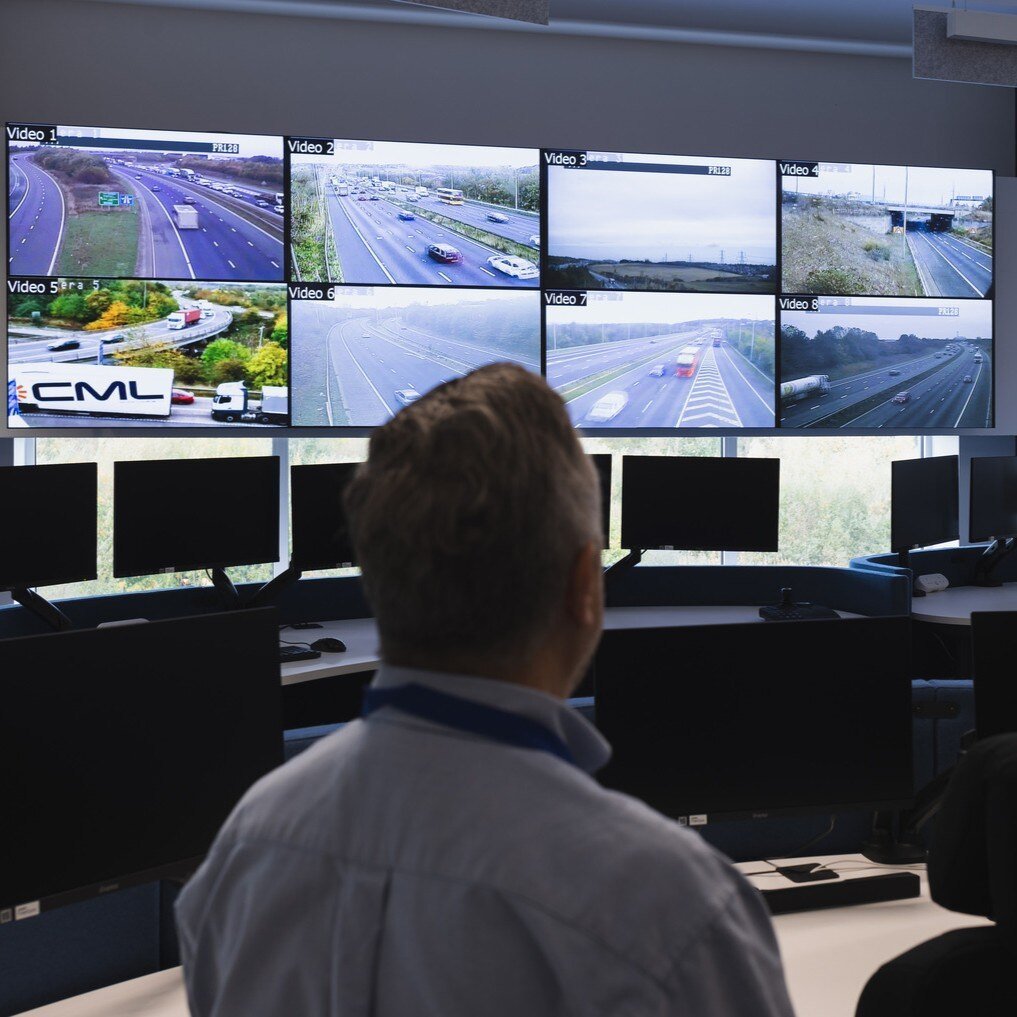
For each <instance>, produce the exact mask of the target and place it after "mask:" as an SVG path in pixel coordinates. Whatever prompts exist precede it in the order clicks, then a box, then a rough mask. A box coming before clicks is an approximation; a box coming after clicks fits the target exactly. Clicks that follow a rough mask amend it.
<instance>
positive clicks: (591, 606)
mask: <svg viewBox="0 0 1017 1017" xmlns="http://www.w3.org/2000/svg"><path fill="white" fill-rule="evenodd" d="M602 603H603V572H602V570H601V567H600V549H599V547H597V546H596V545H595V543H594V541H592V540H590V541H587V542H586V543H585V544H584V545H583V546H582V547H581V548H580V549H579V551H578V552H577V553H576V556H575V558H574V560H573V562H572V568H571V569H570V571H569V582H568V588H567V590H566V603H565V609H566V611H568V613H569V615H570V616H571V618H572V620H573V621H574V622H575V623H576V625H578V626H580V627H582V628H593V627H594V626H596V625H599V624H600V614H601V607H602Z"/></svg>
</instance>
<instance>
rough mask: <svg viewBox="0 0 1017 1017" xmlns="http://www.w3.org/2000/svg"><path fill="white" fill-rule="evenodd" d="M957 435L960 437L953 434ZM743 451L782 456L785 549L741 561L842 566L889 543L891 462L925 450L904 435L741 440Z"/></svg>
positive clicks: (886, 547)
mask: <svg viewBox="0 0 1017 1017" xmlns="http://www.w3.org/2000/svg"><path fill="white" fill-rule="evenodd" d="M954 440H955V441H956V439H954ZM736 441H737V447H738V455H742V456H751V457H761V458H767V457H769V458H778V459H780V488H781V496H780V502H781V504H780V550H779V551H778V552H777V553H775V554H773V553H765V554H758V553H756V554H739V555H728V556H727V557H728V559H729V560H731V559H736V560H737V562H738V563H739V564H744V565H840V566H844V565H847V563H848V562H849V561H850V560H851V559H852V558H856V557H858V556H859V555H863V554H878V553H879V552H882V551H887V550H889V547H890V463H891V462H892V461H893V460H894V459H914V458H916V457H917V456H919V455H921V439H919V438H915V437H910V436H905V437H887V438H881V437H874V438H870V437H864V438H862V437H834V438H819V437H801V438H786V437H765V438H738V439H736Z"/></svg>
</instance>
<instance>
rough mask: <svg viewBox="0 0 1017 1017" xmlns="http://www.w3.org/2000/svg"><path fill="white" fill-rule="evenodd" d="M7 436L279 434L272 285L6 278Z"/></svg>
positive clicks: (285, 347) (282, 291)
mask: <svg viewBox="0 0 1017 1017" xmlns="http://www.w3.org/2000/svg"><path fill="white" fill-rule="evenodd" d="M7 310H8V317H7V378H8V386H9V390H10V391H9V399H8V424H9V426H10V427H12V428H20V427H42V428H64V427H90V428H94V427H117V428H130V427H152V426H156V427H170V428H173V427H202V428H204V427H224V426H231V425H234V426H235V425H237V424H270V425H286V424H287V423H288V422H289V342H288V322H287V310H286V287H285V286H284V285H283V284H282V283H239V282H228V281H219V282H194V281H190V282H185V281H173V280H154V279H152V280H147V279H114V278H105V279H72V278H67V277H63V276H61V277H59V278H55V279H32V278H24V277H21V278H10V279H8V281H7Z"/></svg>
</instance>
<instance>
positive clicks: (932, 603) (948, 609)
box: [911, 583, 1017, 625]
mask: <svg viewBox="0 0 1017 1017" xmlns="http://www.w3.org/2000/svg"><path fill="white" fill-rule="evenodd" d="M973 611H1017V583H1004V584H1003V585H1002V586H951V587H948V588H947V589H945V590H942V591H941V592H940V593H930V594H928V595H927V596H924V597H916V598H915V599H914V600H912V601H911V617H912V618H914V619H915V621H925V622H934V623H936V624H937V625H970V624H971V613H972V612H973Z"/></svg>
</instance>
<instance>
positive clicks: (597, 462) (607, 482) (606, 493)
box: [590, 452, 611, 549]
mask: <svg viewBox="0 0 1017 1017" xmlns="http://www.w3.org/2000/svg"><path fill="white" fill-rule="evenodd" d="M590 458H591V459H592V460H593V468H594V469H595V470H596V471H597V476H598V477H599V478H600V528H601V530H602V531H603V533H604V547H605V549H606V548H609V547H610V546H611V456H610V454H609V453H607V452H597V453H595V454H594V455H591V456H590Z"/></svg>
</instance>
